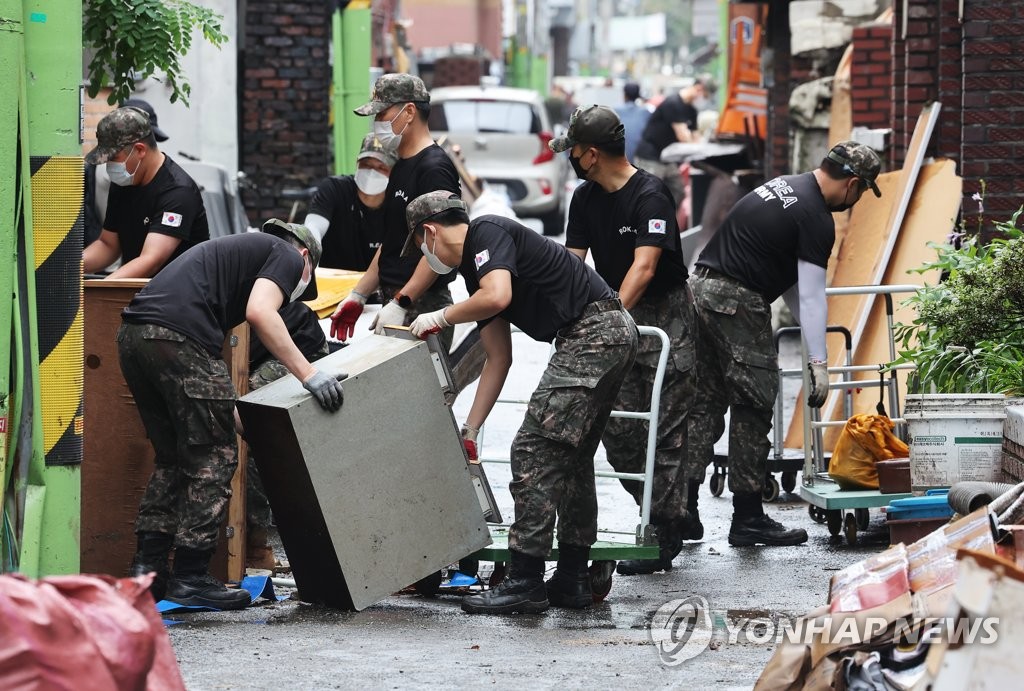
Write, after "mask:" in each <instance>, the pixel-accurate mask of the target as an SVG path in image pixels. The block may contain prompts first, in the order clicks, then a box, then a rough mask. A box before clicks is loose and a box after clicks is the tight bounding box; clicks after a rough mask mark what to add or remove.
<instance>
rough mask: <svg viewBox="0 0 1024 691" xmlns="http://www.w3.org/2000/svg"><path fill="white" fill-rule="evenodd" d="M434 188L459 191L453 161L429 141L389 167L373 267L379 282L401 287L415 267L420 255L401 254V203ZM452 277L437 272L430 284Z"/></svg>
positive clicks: (405, 232) (406, 228) (404, 231)
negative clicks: (379, 241) (381, 229)
mask: <svg viewBox="0 0 1024 691" xmlns="http://www.w3.org/2000/svg"><path fill="white" fill-rule="evenodd" d="M435 190H448V191H449V192H454V193H455V194H458V195H461V194H462V187H461V186H460V185H459V173H458V171H456V170H455V164H453V163H452V160H451V159H450V158H448V154H446V153H445V152H444V149H442V148H441V147H439V146H438V145H437V144H431V145H430V146H428V147H427V148H426V149H424V150H423V151H421V152H419V153H418V154H416V155H415V156H413V157H412V158H402V159H399V161H398V163H396V164H395V165H394V167H393V168H392V169H391V176H390V178H389V179H388V189H387V192H385V193H384V240H383V243H382V244H381V248H380V263H379V265H378V267H377V268H378V270H379V272H380V282H381V285H385V286H397V287H399V288H401V287H402V286H404V285H405V284H406V282H407V281H408V280H409V279H410V278H411V277H412V274H413V272H414V271H416V265H417V264H419V261H420V258H421V257H422V255H421V254H418V253H417V254H416V256H413V257H404V258H403V257H402V246H403V245H405V239H406V238H407V237H409V226H408V225H407V224H406V222H405V207H406V206H408V204H409V202H411V201H412V200H413V199H415V198H416V197H418V196H420V195H421V194H426V193H427V192H434V191H435ZM454 278H455V274H454V272H452V273H449V274H447V275H445V276H438V278H437V281H436V282H435V283H434V285H435V286H442V285H447V284H448V283H451V282H452V279H454Z"/></svg>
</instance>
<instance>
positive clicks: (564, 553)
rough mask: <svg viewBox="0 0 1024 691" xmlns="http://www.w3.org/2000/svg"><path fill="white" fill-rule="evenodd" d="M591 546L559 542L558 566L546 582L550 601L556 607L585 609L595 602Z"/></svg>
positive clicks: (545, 587)
mask: <svg viewBox="0 0 1024 691" xmlns="http://www.w3.org/2000/svg"><path fill="white" fill-rule="evenodd" d="M589 561H590V547H589V546H588V547H581V546H579V545H570V544H566V543H559V544H558V566H557V567H556V568H555V573H554V574H553V575H552V576H551V578H550V579H548V581H547V582H546V583H545V584H544V589H545V590H546V591H547V595H548V602H550V603H551V604H552V605H554V606H555V607H566V608H568V609H584V608H586V607H590V605H592V604H593V602H594V594H593V593H592V592H591V590H590V569H589V568H587V567H588V563H589Z"/></svg>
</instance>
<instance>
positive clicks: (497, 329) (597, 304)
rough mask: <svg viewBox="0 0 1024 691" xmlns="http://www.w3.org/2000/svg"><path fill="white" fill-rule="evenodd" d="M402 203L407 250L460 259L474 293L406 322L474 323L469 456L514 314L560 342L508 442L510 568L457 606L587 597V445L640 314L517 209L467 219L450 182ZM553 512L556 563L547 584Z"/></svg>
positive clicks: (625, 366) (523, 325)
mask: <svg viewBox="0 0 1024 691" xmlns="http://www.w3.org/2000/svg"><path fill="white" fill-rule="evenodd" d="M406 213H407V216H408V223H409V238H408V240H407V242H406V244H405V247H404V249H403V254H405V253H412V252H417V251H418V250H416V247H419V248H420V250H419V251H422V252H423V254H424V255H425V257H426V260H427V262H428V263H429V265H430V267H431V268H432V269H433V270H434V271H437V272H438V273H449V272H451V271H453V270H455V268H456V267H457V268H458V269H459V272H460V273H461V274H462V276H463V278H465V280H466V288H467V290H468V292H469V294H470V297H469V299H468V300H466V301H465V302H460V303H459V304H457V305H452V306H450V307H446V308H442V309H439V310H437V311H435V312H428V313H426V314H421V315H420V316H419V317H417V318H416V319H415V320H413V322H412V324H411V325H410V328H411V329H412V332H413V334H415V335H416V336H419V337H421V338H423V337H426V335H429V334H431V333H437V332H438V331H440V330H441V329H443V328H447V327H448V326H450V325H452V324H457V323H460V322H470V321H475V322H477V325H478V327H479V329H480V340H481V343H482V344H483V347H484V352H485V353H486V358H487V359H486V361H485V363H484V367H483V370H482V372H481V375H480V383H479V385H478V386H477V393H476V397H475V398H474V399H473V405H472V407H471V409H470V411H469V416H468V417H467V419H466V424H465V426H464V428H463V437H464V439H465V443H466V450H467V452H468V453H469V456H470V458H474V457H475V455H476V434H477V432H478V431H479V429H480V425H482V424H483V422H484V420H485V419H486V417H487V415H488V413H490V411H491V408H492V407H493V405H494V402H495V401H496V400H497V398H498V394H499V392H500V391H501V387H502V385H503V384H504V382H505V377H506V376H507V374H508V369H509V366H510V365H511V363H512V342H511V333H510V326H509V325H510V324H515V325H516V326H518V327H519V328H520V329H522V330H523V332H525V333H526V334H528V335H529V336H531V337H533V338H535V339H537V340H541V341H552V340H553V341H554V344H555V351H554V353H553V354H552V356H551V359H550V361H549V362H548V367H547V369H546V370H545V372H544V375H543V376H542V377H541V380H540V384H539V385H538V386H537V389H536V391H534V393H533V396H532V397H531V398H530V404H529V406H528V408H527V412H526V419H525V420H524V421H523V426H522V427H521V428H520V429H519V432H518V434H516V438H515V441H514V442H513V444H512V483H511V485H510V486H509V488H510V489H511V491H512V497H513V499H514V500H515V522H514V523H513V524H512V528H511V530H510V531H509V543H508V544H509V552H510V557H509V561H510V566H509V571H508V576H507V577H506V578H505V580H504V581H502V583H501V584H500V585H499V586H497V587H496V588H493V589H492V590H490V591H488V592H486V593H484V594H482V595H470V596H467V597H466V598H464V599H463V601H462V609H463V610H464V611H466V612H471V613H489V614H500V613H511V612H541V611H543V610H545V609H547V608H548V605H549V602H550V603H551V604H554V605H556V606H561V607H571V608H582V607H587V606H589V605H590V603H591V601H592V596H591V592H590V575H589V572H588V570H587V564H588V561H589V556H590V546H591V545H592V544H593V543H594V541H595V540H596V539H597V495H596V492H595V488H594V452H595V451H596V450H597V445H598V443H599V442H600V440H601V434H602V433H603V431H604V426H605V423H606V422H607V420H608V416H609V414H610V413H611V410H612V403H613V401H614V400H615V396H616V395H617V394H618V391H619V387H620V386H621V384H622V380H623V378H624V377H625V376H626V372H628V371H629V368H630V367H631V366H632V364H633V359H634V357H635V356H636V349H637V331H636V325H635V324H634V323H633V320H632V319H631V318H630V316H629V313H628V312H626V310H625V309H623V307H622V303H621V302H620V301H619V299H618V298H617V297H616V295H615V291H614V290H612V289H611V288H610V287H609V286H608V284H607V283H605V281H604V280H603V279H602V278H601V277H600V276H598V275H597V273H596V272H595V271H594V270H593V269H591V268H590V267H588V266H587V265H586V264H584V263H583V262H581V261H578V260H577V259H576V258H574V257H573V256H572V255H571V254H570V253H569V252H568V250H566V249H565V248H564V247H562V246H561V245H558V244H556V243H554V242H552V241H550V240H548V239H546V238H544V237H542V236H540V235H538V234H536V233H535V232H533V231H532V230H530V229H529V228H526V227H525V226H523V225H521V224H519V223H517V222H515V221H513V220H510V219H507V218H502V217H499V216H482V217H480V218H477V219H475V220H474V221H473V222H472V223H470V221H469V216H468V214H467V211H466V205H465V203H463V202H462V201H461V200H459V199H458V198H455V197H453V196H452V195H451V193H450V192H447V191H437V192H431V193H428V194H425V195H423V196H421V197H418V198H417V199H415V200H413V201H412V202H410V204H409V207H408V209H407V212H406ZM513 276H515V281H514V282H513ZM556 520H557V522H558V568H557V569H556V570H555V574H554V575H553V576H552V577H551V579H550V580H549V581H548V582H547V583H545V582H544V561H545V559H546V557H547V556H548V554H549V553H550V551H551V546H552V541H553V538H554V530H555V522H556Z"/></svg>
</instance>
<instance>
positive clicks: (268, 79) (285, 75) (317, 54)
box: [239, 0, 332, 225]
mask: <svg viewBox="0 0 1024 691" xmlns="http://www.w3.org/2000/svg"><path fill="white" fill-rule="evenodd" d="M329 11H330V3H324V2H312V1H303V0H294V1H293V2H286V3H277V2H270V1H269V0H249V2H248V4H247V9H246V14H245V18H244V27H240V30H241V31H244V34H245V50H244V52H240V55H239V71H240V76H239V82H240V91H241V99H240V103H239V119H240V133H239V139H240V141H239V165H240V167H241V169H242V170H243V171H244V172H245V173H246V175H247V176H248V177H249V179H250V180H251V181H252V182H253V183H255V185H256V187H257V190H256V191H255V192H249V193H247V194H244V199H245V205H246V210H247V211H248V212H249V217H250V218H249V220H250V222H251V223H252V224H253V225H257V224H259V223H262V221H264V220H266V219H267V218H270V217H272V216H287V214H288V210H289V208H290V206H291V203H290V202H288V201H285V200H283V199H281V198H280V196H279V195H280V191H281V189H282V188H288V187H308V186H311V185H315V184H316V183H317V182H319V181H320V180H321V179H322V178H323V177H325V176H326V175H328V174H330V172H331V163H332V161H331V155H332V152H331V146H330V129H331V128H330V123H329V122H328V112H329V105H330V101H329V98H330V80H331V68H330V65H329V64H328V46H329V43H330V27H331V20H330V15H329ZM300 220H301V219H300Z"/></svg>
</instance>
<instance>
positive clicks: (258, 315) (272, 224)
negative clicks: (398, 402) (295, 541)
mask: <svg viewBox="0 0 1024 691" xmlns="http://www.w3.org/2000/svg"><path fill="white" fill-rule="evenodd" d="M263 229H264V232H263V233H243V234H241V235H229V236H226V237H222V238H217V239H215V240H210V241H207V242H204V243H201V244H199V245H197V246H196V247H193V248H192V249H190V250H189V251H187V252H185V253H184V254H183V255H181V257H179V258H178V259H176V260H175V261H173V262H171V263H170V264H169V265H168V266H167V267H165V268H164V270H163V271H161V272H160V273H159V274H158V275H157V276H156V277H155V278H154V279H152V280H151V281H150V282H149V284H148V285H146V286H145V287H144V288H143V289H142V290H140V291H139V292H138V294H137V295H136V296H135V297H134V298H133V299H132V301H131V303H129V305H128V307H126V308H125V310H124V312H123V313H122V321H123V323H122V325H121V328H120V330H119V331H118V335H117V340H118V355H119V359H120V362H121V371H122V372H123V373H124V377H125V381H126V382H127V383H128V388H129V389H130V390H131V392H132V395H133V396H134V397H135V402H136V405H137V407H138V409H139V415H140V416H141V417H142V422H143V425H144V426H145V428H146V433H147V434H148V436H149V438H150V441H151V442H152V444H153V448H154V450H155V451H156V459H155V461H156V467H155V469H154V471H153V476H152V477H151V478H150V481H149V484H148V486H147V487H146V492H145V494H144V496H143V499H142V503H141V506H140V507H139V517H138V520H137V521H136V533H137V534H138V538H139V548H138V552H137V553H136V555H135V559H134V562H133V564H132V573H133V575H140V574H144V573H148V572H151V571H155V572H156V573H157V579H156V580H155V581H154V583H153V586H152V589H153V592H154V595H155V596H156V597H157V599H160V598H162V597H163V596H164V592H163V591H164V590H165V589H166V597H167V599H168V600H171V601H173V602H177V603H179V604H183V605H198V606H211V607H217V608H219V609H238V608H241V607H245V606H246V605H248V604H249V595H248V593H246V592H245V591H237V590H229V589H227V588H225V587H224V586H223V584H221V583H220V582H219V581H217V580H216V579H214V578H213V577H211V576H210V574H209V564H210V558H211V557H212V556H213V551H214V549H215V547H216V546H217V532H218V530H219V529H220V525H221V522H222V520H223V518H224V512H225V509H226V507H227V502H228V498H229V497H230V496H231V489H230V481H231V476H232V475H233V474H234V472H235V467H236V466H237V447H236V443H235V424H234V399H235V390H234V386H233V385H232V383H231V379H230V376H229V373H228V368H227V364H226V363H225V362H224V360H223V359H222V358H221V350H222V347H223V342H224V338H225V336H226V334H227V332H228V331H229V330H230V329H232V328H234V327H235V326H237V325H238V324H240V323H242V322H243V321H248V322H249V325H250V326H251V327H252V328H253V330H254V331H255V332H256V334H257V335H258V336H259V337H260V339H261V340H262V341H263V343H264V344H266V345H267V348H268V349H269V350H270V352H271V353H272V354H273V355H274V357H276V358H277V359H279V360H280V361H281V362H283V363H285V364H286V365H287V367H288V369H289V371H290V372H291V373H292V374H294V375H295V376H296V377H297V378H298V379H300V380H301V381H302V382H303V386H304V387H305V388H306V389H307V390H308V391H309V392H310V393H312V394H313V395H314V396H315V397H316V399H317V401H318V402H319V403H320V405H321V406H323V407H324V408H325V409H327V410H332V411H333V410H338V409H339V408H340V407H341V403H342V400H343V392H342V388H341V383H340V381H338V378H337V377H335V376H332V375H330V374H328V373H326V372H322V371H319V370H317V369H316V368H314V367H313V366H312V365H311V364H310V363H309V361H308V360H306V358H305V357H303V355H302V353H301V352H300V351H299V349H298V347H297V346H296V345H295V343H294V342H293V341H292V340H291V338H290V336H289V334H288V330H287V327H286V326H285V324H284V321H283V320H282V319H281V316H280V315H279V314H278V309H280V307H281V305H282V304H283V303H285V302H288V301H292V300H296V299H299V298H302V299H306V300H309V299H312V298H314V297H316V283H315V282H312V281H313V270H314V268H315V267H316V263H317V260H318V259H319V256H320V244H319V242H318V241H317V240H316V238H315V237H314V236H313V235H312V234H311V233H310V232H309V230H307V229H306V228H305V227H304V226H300V225H296V224H288V223H283V222H281V221H278V220H276V219H275V220H271V221H268V222H267V223H266V224H264V226H263ZM275 236H276V237H275ZM172 547H174V548H175V557H174V573H173V574H172V575H171V579H170V581H169V582H168V581H167V577H168V566H167V563H168V556H169V552H170V550H171V548H172Z"/></svg>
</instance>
